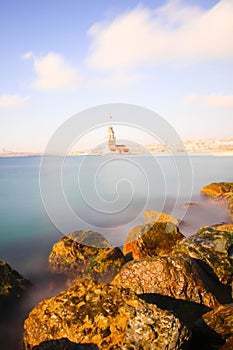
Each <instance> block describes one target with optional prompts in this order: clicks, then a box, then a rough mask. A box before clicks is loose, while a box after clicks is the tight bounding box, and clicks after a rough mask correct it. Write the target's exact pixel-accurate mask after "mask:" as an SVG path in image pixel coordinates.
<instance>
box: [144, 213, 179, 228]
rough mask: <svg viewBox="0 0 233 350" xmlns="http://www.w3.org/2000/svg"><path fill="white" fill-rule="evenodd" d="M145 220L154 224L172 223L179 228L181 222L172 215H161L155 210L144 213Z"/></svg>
mask: <svg viewBox="0 0 233 350" xmlns="http://www.w3.org/2000/svg"><path fill="white" fill-rule="evenodd" d="M144 220H145V222H146V223H153V222H155V221H156V222H165V223H167V222H171V223H172V224H174V225H176V226H178V224H179V220H178V219H177V218H175V217H174V216H172V215H168V214H166V213H161V212H158V211H155V210H146V211H145V212H144Z"/></svg>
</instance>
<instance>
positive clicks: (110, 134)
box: [107, 126, 116, 150]
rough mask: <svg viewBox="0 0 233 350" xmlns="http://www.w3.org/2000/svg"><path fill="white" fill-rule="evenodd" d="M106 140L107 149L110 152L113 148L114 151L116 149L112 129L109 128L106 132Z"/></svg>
mask: <svg viewBox="0 0 233 350" xmlns="http://www.w3.org/2000/svg"><path fill="white" fill-rule="evenodd" d="M107 139H108V148H109V149H110V150H112V149H113V148H114V149H115V147H116V138H115V133H114V131H113V127H112V126H109V128H108V131H107Z"/></svg>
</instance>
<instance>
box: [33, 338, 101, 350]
mask: <svg viewBox="0 0 233 350" xmlns="http://www.w3.org/2000/svg"><path fill="white" fill-rule="evenodd" d="M85 349H86V350H98V349H99V348H98V346H97V345H94V344H76V343H72V342H71V341H69V340H68V339H67V338H62V339H59V340H49V341H44V342H42V343H40V345H37V346H34V347H33V350H85Z"/></svg>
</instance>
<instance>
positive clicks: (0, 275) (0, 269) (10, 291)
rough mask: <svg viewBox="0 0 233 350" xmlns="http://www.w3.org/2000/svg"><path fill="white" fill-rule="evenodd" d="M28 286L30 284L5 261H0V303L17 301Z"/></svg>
mask: <svg viewBox="0 0 233 350" xmlns="http://www.w3.org/2000/svg"><path fill="white" fill-rule="evenodd" d="M29 286H30V282H29V281H28V280H27V279H25V278H24V277H22V276H21V275H20V274H19V273H18V272H17V271H15V270H13V269H12V268H11V267H10V265H8V264H7V263H6V262H5V261H0V301H1V302H4V301H5V300H7V299H10V300H11V299H17V298H20V297H21V296H22V294H23V293H24V292H25V291H26V290H27V288H28V287H29Z"/></svg>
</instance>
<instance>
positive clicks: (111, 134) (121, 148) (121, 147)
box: [107, 126, 129, 153]
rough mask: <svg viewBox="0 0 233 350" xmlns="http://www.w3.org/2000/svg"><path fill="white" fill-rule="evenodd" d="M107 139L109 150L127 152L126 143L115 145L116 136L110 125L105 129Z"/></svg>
mask: <svg viewBox="0 0 233 350" xmlns="http://www.w3.org/2000/svg"><path fill="white" fill-rule="evenodd" d="M107 139H108V149H109V151H110V152H115V153H128V152H129V148H128V147H127V146H126V145H117V144H116V137H115V133H114V130H113V127H112V126H109V127H108V130H107Z"/></svg>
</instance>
